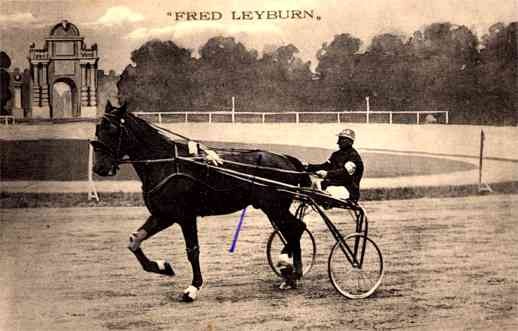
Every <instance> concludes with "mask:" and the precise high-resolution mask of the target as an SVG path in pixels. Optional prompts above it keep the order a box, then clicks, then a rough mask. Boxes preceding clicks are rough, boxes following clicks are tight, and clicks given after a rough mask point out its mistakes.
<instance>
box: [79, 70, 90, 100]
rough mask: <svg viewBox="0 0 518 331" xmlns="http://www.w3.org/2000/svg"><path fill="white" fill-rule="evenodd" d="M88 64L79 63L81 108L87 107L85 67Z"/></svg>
mask: <svg viewBox="0 0 518 331" xmlns="http://www.w3.org/2000/svg"><path fill="white" fill-rule="evenodd" d="M87 65H88V62H84V61H81V62H80V66H81V107H88V85H87V84H88V78H87V72H86V69H87V68H86V66H87Z"/></svg>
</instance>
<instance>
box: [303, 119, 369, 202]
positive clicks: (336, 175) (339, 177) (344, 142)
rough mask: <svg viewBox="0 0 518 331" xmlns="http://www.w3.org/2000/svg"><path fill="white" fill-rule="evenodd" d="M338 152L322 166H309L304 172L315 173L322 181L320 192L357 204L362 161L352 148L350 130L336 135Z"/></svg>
mask: <svg viewBox="0 0 518 331" xmlns="http://www.w3.org/2000/svg"><path fill="white" fill-rule="evenodd" d="M337 136H338V142H337V144H338V146H339V150H338V151H336V152H333V154H331V156H330V157H329V160H327V161H326V162H324V163H322V164H309V165H307V166H306V171H309V172H315V173H316V174H317V175H318V176H320V177H322V178H323V179H324V180H323V181H322V183H321V187H322V190H324V191H326V192H327V193H329V194H331V195H332V196H333V197H335V198H339V199H344V200H345V199H349V200H352V201H354V202H357V201H358V199H359V198H360V181H361V179H362V176H363V161H362V158H361V157H360V154H358V152H357V151H356V149H354V148H353V143H354V139H355V133H354V131H353V130H351V129H345V130H342V131H341V132H340V133H338V134H337Z"/></svg>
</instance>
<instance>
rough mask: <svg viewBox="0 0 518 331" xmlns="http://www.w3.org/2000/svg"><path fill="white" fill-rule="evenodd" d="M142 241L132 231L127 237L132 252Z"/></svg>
mask: <svg viewBox="0 0 518 331" xmlns="http://www.w3.org/2000/svg"><path fill="white" fill-rule="evenodd" d="M141 242H142V241H141V240H140V239H139V238H138V235H137V233H132V234H131V235H130V237H129V244H128V248H129V249H131V250H132V251H133V252H134V251H136V250H137V249H139V248H140V243H141Z"/></svg>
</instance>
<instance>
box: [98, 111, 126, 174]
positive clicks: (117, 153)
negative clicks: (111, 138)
mask: <svg viewBox="0 0 518 331" xmlns="http://www.w3.org/2000/svg"><path fill="white" fill-rule="evenodd" d="M110 117H113V116H111V115H109V114H105V115H104V116H103V117H102V119H103V120H106V121H108V122H109V123H110V124H111V125H113V126H115V127H117V128H118V129H119V136H118V140H117V145H116V146H117V147H116V149H115V150H113V149H112V148H111V147H110V146H108V145H107V144H106V143H104V142H102V141H100V140H98V139H97V138H98V132H99V126H100V125H101V124H97V126H96V128H95V135H96V139H95V140H91V141H90V144H91V145H92V146H93V148H94V150H95V151H100V152H102V153H104V154H106V155H107V156H108V157H110V158H111V160H112V161H113V168H114V169H119V164H121V163H124V160H123V159H122V155H121V147H122V139H123V135H124V134H125V133H126V134H127V129H126V127H125V126H124V123H125V120H124V118H121V119H120V120H119V123H115V120H114V119H112V118H110Z"/></svg>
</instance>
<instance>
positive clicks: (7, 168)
mask: <svg viewBox="0 0 518 331" xmlns="http://www.w3.org/2000/svg"><path fill="white" fill-rule="evenodd" d="M205 143H206V144H208V145H209V146H214V147H224V148H252V149H256V148H258V149H266V150H270V151H273V152H277V153H285V154H289V155H292V156H295V157H297V158H299V159H303V160H306V161H308V162H312V163H321V162H324V161H325V160H327V158H328V157H329V155H330V153H331V152H332V150H329V149H325V148H317V147H303V146H289V145H280V144H242V143H241V144H240V143H222V142H205ZM0 149H2V154H1V159H0V179H1V180H57V181H73V180H86V179H87V175H88V173H87V164H88V143H87V141H86V140H75V139H63V140H55V139H53V140H49V139H46V140H21V141H8V140H0ZM362 157H363V160H364V162H365V168H366V170H365V174H364V176H365V177H370V178H379V177H398V176H413V175H431V174H440V173H446V172H454V171H465V170H471V169H473V168H474V166H473V165H472V164H469V163H466V162H461V161H455V160H448V159H444V158H437V157H427V156H416V155H396V154H387V153H372V152H363V153H362ZM106 179H108V180H114V179H116V180H128V179H137V178H136V175H135V173H134V171H133V169H132V167H131V166H122V167H121V172H120V173H119V174H118V176H117V177H114V178H113V177H111V178H102V177H97V176H96V180H106Z"/></svg>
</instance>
